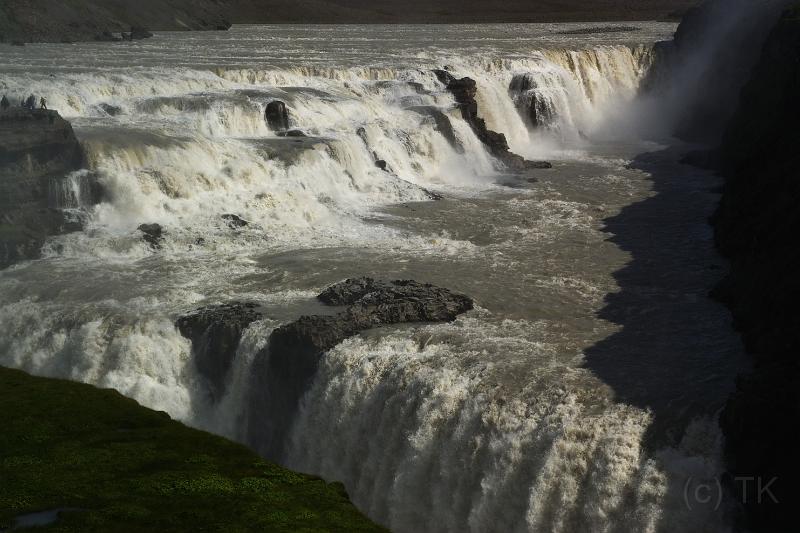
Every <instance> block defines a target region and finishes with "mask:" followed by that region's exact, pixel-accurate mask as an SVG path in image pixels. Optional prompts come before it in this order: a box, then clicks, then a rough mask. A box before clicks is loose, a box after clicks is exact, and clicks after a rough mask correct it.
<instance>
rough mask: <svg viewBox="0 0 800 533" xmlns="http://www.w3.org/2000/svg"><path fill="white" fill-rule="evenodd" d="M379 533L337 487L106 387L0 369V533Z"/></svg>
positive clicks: (341, 488) (342, 489)
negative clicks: (27, 523)
mask: <svg viewBox="0 0 800 533" xmlns="http://www.w3.org/2000/svg"><path fill="white" fill-rule="evenodd" d="M63 508H69V509H78V510H76V511H69V512H62V513H61V515H60V517H59V520H58V521H57V522H56V523H55V524H53V525H51V526H49V527H48V528H46V529H47V530H48V531H80V532H88V531H103V532H107V531H115V532H125V531H137V532H139V531H159V532H169V531H224V532H226V533H232V532H239V531H248V532H249V531H270V532H271V531H348V532H350V531H383V530H382V529H381V528H379V527H378V526H376V525H374V524H373V523H371V522H370V521H369V520H368V519H367V518H365V517H364V516H363V515H362V514H361V513H360V512H359V511H358V510H357V509H356V508H355V507H354V506H353V505H352V504H351V503H350V501H349V499H348V497H347V495H346V493H345V492H344V488H343V487H342V486H341V485H339V484H328V483H326V482H325V481H323V480H321V479H318V478H314V477H311V476H306V475H302V474H297V473H294V472H291V471H289V470H286V469H284V468H281V467H279V466H276V465H274V464H272V463H269V462H266V461H264V460H262V459H261V458H260V457H258V456H257V455H256V454H254V453H253V452H252V451H250V450H249V449H247V448H246V447H244V446H241V445H239V444H236V443H234V442H231V441H228V440H226V439H223V438H221V437H217V436H214V435H211V434H209V433H205V432H202V431H198V430H194V429H191V428H188V427H186V426H184V425H182V424H180V423H178V422H175V421H173V420H171V419H170V418H169V417H168V416H167V415H166V414H165V413H159V412H156V411H151V410H149V409H145V408H144V407H141V406H140V405H139V404H137V403H136V402H135V401H133V400H131V399H128V398H125V397H123V396H122V395H120V394H119V393H117V392H115V391H111V390H101V389H96V388H94V387H91V386H88V385H82V384H78V383H73V382H69V381H62V380H54V379H45V378H37V377H32V376H29V375H27V374H25V373H23V372H20V371H17V370H10V369H6V368H2V367H0V530H2V529H3V528H5V527H9V526H11V525H12V523H13V520H14V518H15V517H17V516H19V515H23V514H27V513H32V512H38V511H45V510H50V509H63Z"/></svg>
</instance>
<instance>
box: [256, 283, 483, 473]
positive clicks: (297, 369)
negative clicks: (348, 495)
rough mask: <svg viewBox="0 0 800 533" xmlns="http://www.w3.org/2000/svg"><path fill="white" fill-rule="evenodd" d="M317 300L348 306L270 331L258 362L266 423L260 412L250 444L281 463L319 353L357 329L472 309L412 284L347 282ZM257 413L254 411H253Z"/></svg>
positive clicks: (462, 300)
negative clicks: (266, 417)
mask: <svg viewBox="0 0 800 533" xmlns="http://www.w3.org/2000/svg"><path fill="white" fill-rule="evenodd" d="M318 299H319V300H320V301H321V302H323V303H324V304H326V305H331V306H347V307H346V309H345V310H343V311H341V312H339V313H338V314H335V315H314V316H303V317H300V318H299V319H297V320H295V321H294V322H292V323H290V324H286V325H284V326H281V327H279V328H277V329H276V330H275V331H273V332H272V334H271V335H270V338H269V344H268V345H267V347H266V348H265V349H264V350H263V351H262V352H261V353H259V354H258V356H257V360H256V368H257V370H256V374H257V375H256V377H255V379H256V380H257V383H256V384H254V385H253V390H257V391H258V392H257V393H256V394H257V396H259V397H258V398H257V399H256V401H255V403H256V404H257V405H261V406H263V407H262V408H263V409H269V411H270V413H271V416H270V418H269V421H267V422H266V423H265V422H264V420H263V417H261V416H260V415H259V414H258V413H256V417H257V418H258V420H257V421H256V420H254V421H253V423H252V424H250V435H249V438H248V439H249V441H250V443H251V444H252V445H253V446H256V447H258V448H259V449H260V451H261V452H262V453H263V454H265V455H266V456H267V457H269V458H272V459H280V458H281V457H282V455H283V446H284V442H283V441H284V437H285V435H286V434H287V431H288V429H289V427H290V426H291V423H292V420H293V418H294V414H295V411H296V409H297V404H298V402H299V400H300V398H301V397H302V395H303V394H304V392H305V391H306V389H307V388H308V386H309V385H310V383H311V380H312V379H313V378H314V375H315V374H316V372H317V368H318V366H319V362H320V359H321V357H322V356H323V354H324V353H325V352H326V351H328V350H330V349H331V348H333V347H334V346H336V345H337V344H339V343H340V342H342V341H343V340H345V339H347V338H349V337H352V336H354V335H356V334H358V333H359V332H361V331H364V330H367V329H370V328H374V327H378V326H383V325H389V324H401V323H409V322H449V321H453V320H455V319H456V317H457V316H458V315H460V314H462V313H465V312H467V311H469V310H470V309H472V308H473V302H472V300H471V299H470V298H469V297H467V296H464V295H462V294H458V293H454V292H452V291H450V290H448V289H443V288H440V287H436V286H433V285H430V284H423V283H417V282H416V281H391V282H387V281H379V280H374V279H371V278H356V279H348V280H346V281H343V282H341V283H337V284H335V285H332V286H331V287H328V288H327V289H325V290H324V291H323V292H322V293H321V294H320V295H319V297H318ZM257 411H258V409H257Z"/></svg>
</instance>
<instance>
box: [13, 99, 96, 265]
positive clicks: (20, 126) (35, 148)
mask: <svg viewBox="0 0 800 533" xmlns="http://www.w3.org/2000/svg"><path fill="white" fill-rule="evenodd" d="M82 166H83V150H82V149H81V146H80V144H79V143H78V139H77V138H76V137H75V134H74V132H73V130H72V126H71V125H70V123H69V122H67V121H66V120H64V119H63V118H61V116H60V115H59V114H58V112H56V111H47V110H38V109H37V110H35V111H29V110H27V109H21V108H18V107H12V108H10V109H8V110H5V111H0V268H5V267H6V266H8V265H10V264H12V263H14V262H16V261H19V260H23V259H34V258H36V257H38V256H39V254H40V251H41V247H42V244H43V243H44V241H45V239H46V238H47V237H48V236H50V235H56V234H60V233H66V232H69V231H73V230H74V229H75V228H76V225H75V224H74V223H71V222H70V219H69V218H68V217H66V215H65V214H64V212H63V211H62V210H61V208H63V207H76V206H74V205H70V206H64V205H60V204H59V202H58V201H59V199H60V197H61V195H60V194H59V192H60V191H61V190H62V189H71V187H65V186H64V183H65V181H66V179H67V175H68V174H70V173H72V172H74V171H76V170H80V168H81V167H82ZM85 185H86V186H87V187H88V189H89V190H87V191H86V194H85V196H86V198H87V199H90V200H93V199H95V198H96V197H97V196H99V194H100V193H99V187H98V186H97V184H96V178H95V176H93V175H89V176H87V177H86V179H85Z"/></svg>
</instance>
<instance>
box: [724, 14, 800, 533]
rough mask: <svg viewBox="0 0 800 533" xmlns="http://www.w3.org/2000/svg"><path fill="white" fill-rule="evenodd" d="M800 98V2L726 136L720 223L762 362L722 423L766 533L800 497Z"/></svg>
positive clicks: (740, 313)
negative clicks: (765, 489) (799, 444)
mask: <svg viewBox="0 0 800 533" xmlns="http://www.w3.org/2000/svg"><path fill="white" fill-rule="evenodd" d="M798 95H800V3H798V4H796V5H795V7H793V8H792V9H790V10H788V11H787V12H786V13H785V14H784V15H783V17H782V18H781V20H780V21H779V22H778V24H777V26H776V27H775V28H774V29H773V31H772V33H771V34H770V36H769V38H768V40H767V43H766V45H765V47H764V48H763V51H762V53H761V59H760V61H759V63H758V65H757V66H756V68H755V70H754V71H753V72H752V75H751V76H750V81H749V82H748V83H747V85H746V86H745V88H744V91H743V92H742V97H741V104H740V106H739V109H738V111H737V113H736V114H735V116H734V118H733V120H732V121H731V123H730V125H729V127H728V129H727V132H726V134H725V137H724V140H723V143H722V147H721V149H720V152H719V154H720V155H719V159H720V161H721V165H722V168H721V170H722V173H723V174H724V175H725V177H726V182H725V187H724V191H723V195H722V201H721V205H720V207H719V210H718V211H717V213H716V215H715V216H714V227H715V230H716V240H717V244H718V246H719V249H720V250H721V252H722V253H723V254H724V255H725V256H727V257H728V258H730V261H731V271H730V274H729V275H728V277H727V278H726V279H725V280H724V282H723V283H722V284H721V285H720V286H719V288H718V289H717V290H716V291H715V295H716V296H717V297H718V298H720V299H721V300H722V301H724V302H725V303H726V304H727V305H728V306H729V307H730V308H731V311H732V313H733V316H734V319H735V325H736V327H737V329H739V330H740V331H741V332H742V336H743V338H744V342H745V346H746V348H747V350H748V351H749V352H750V353H751V354H752V355H753V357H754V361H755V368H754V370H753V372H752V373H749V374H747V375H744V376H742V377H741V378H740V380H739V381H738V383H737V389H736V392H735V394H734V395H733V396H732V397H731V399H730V400H729V401H728V404H727V406H726V408H725V410H724V412H723V414H722V416H721V425H722V428H723V431H724V433H725V439H726V441H725V442H726V452H727V459H728V465H729V468H730V471H731V473H732V475H734V476H739V477H754V478H757V479H756V480H753V481H751V482H750V483H749V484H748V483H745V482H741V481H739V482H736V483H734V484H733V487H734V489H735V490H736V491H737V493H738V496H739V497H740V501H743V502H745V505H746V508H747V512H748V518H749V519H750V523H749V524H748V525H749V526H750V527H752V528H753V530H761V531H790V530H791V529H793V527H794V521H795V520H796V518H795V516H794V507H793V505H792V502H795V501H797V498H798V496H799V495H800V490H798V488H797V487H798V485H797V479H798V477H797V476H798V474H800V459H798V455H797V450H796V446H795V445H794V444H795V440H794V438H793V437H790V436H791V435H796V434H797V433H798V431H800V359H798V357H799V356H800V308H798V303H797V302H798V297H799V296H800V281H798V280H799V279H800V278H798V266H799V265H800V246H799V245H798V235H800V171H799V170H798V169H800V152H798V150H797V147H798V145H799V144H800V133H799V132H798V129H797V127H798V124H800V100H799V99H798ZM792 428H794V429H792ZM773 480H774V481H773ZM757 482H760V483H761V486H762V487H763V486H766V485H767V484H769V483H771V484H770V485H769V490H770V494H767V493H762V494H760V495H759V494H758V492H757ZM745 490H749V495H748V494H747V493H745V492H744V491H745ZM773 495H774V497H775V499H776V500H777V501H778V502H779V503H775V501H774V500H773V499H772V496H773ZM759 500H760V501H759Z"/></svg>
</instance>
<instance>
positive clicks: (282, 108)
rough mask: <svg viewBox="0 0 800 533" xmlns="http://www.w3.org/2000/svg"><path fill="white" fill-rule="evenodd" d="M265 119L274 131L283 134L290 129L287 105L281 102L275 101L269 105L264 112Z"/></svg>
mask: <svg viewBox="0 0 800 533" xmlns="http://www.w3.org/2000/svg"><path fill="white" fill-rule="evenodd" d="M264 119H265V120H266V121H267V126H269V129H271V130H272V131H275V132H282V131H286V130H288V129H289V112H288V111H287V109H286V104H285V103H283V102H281V101H280V100H273V101H272V102H270V103H268V104H267V108H266V109H265V110H264Z"/></svg>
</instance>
